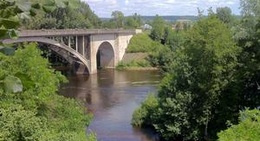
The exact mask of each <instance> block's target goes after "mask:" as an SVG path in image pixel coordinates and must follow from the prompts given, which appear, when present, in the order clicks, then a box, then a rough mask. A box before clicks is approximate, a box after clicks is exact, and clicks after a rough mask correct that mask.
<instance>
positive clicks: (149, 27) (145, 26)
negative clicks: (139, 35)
mask: <svg viewBox="0 0 260 141" xmlns="http://www.w3.org/2000/svg"><path fill="white" fill-rule="evenodd" d="M141 28H142V29H143V30H151V29H152V28H153V27H152V26H150V25H149V24H144V25H143V26H141Z"/></svg>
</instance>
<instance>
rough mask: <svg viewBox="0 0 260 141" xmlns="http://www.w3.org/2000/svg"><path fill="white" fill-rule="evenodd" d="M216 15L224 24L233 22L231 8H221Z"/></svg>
mask: <svg viewBox="0 0 260 141" xmlns="http://www.w3.org/2000/svg"><path fill="white" fill-rule="evenodd" d="M216 15H217V17H218V18H219V20H221V21H222V22H224V23H226V24H229V23H231V22H232V11H231V9H230V8H229V7H219V8H217V10H216Z"/></svg>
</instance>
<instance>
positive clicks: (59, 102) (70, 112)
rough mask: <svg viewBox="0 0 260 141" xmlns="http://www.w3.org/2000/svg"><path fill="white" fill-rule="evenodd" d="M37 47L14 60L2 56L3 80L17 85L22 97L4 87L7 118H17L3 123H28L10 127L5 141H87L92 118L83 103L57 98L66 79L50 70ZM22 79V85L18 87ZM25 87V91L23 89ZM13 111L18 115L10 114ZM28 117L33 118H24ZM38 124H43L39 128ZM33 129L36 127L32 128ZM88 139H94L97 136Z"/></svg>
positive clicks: (0, 97)
mask: <svg viewBox="0 0 260 141" xmlns="http://www.w3.org/2000/svg"><path fill="white" fill-rule="evenodd" d="M35 46H36V45H35V44H28V45H24V46H23V49H22V47H20V48H19V49H18V50H17V51H16V53H15V54H14V55H13V56H6V55H4V54H0V64H1V65H0V70H1V71H0V79H1V80H2V79H3V80H5V79H6V80H8V81H9V82H10V83H9V82H8V85H9V84H10V85H11V84H12V83H11V82H15V83H13V85H16V87H14V88H15V89H14V90H16V88H17V87H18V89H19V91H18V93H14V92H15V91H13V89H11V90H10V91H9V90H8V91H7V90H5V87H0V92H1V93H0V101H1V103H0V109H1V112H2V111H7V116H12V117H14V118H13V119H12V118H10V119H9V120H10V121H9V120H8V118H4V119H3V120H1V121H0V123H1V122H4V123H3V124H5V123H6V124H7V123H8V124H12V123H13V124H14V123H16V122H13V120H14V121H15V120H17V121H18V120H19V118H20V117H24V118H25V119H26V120H27V121H26V122H24V121H23V120H21V123H17V124H19V126H16V125H12V126H10V128H11V129H8V132H6V133H3V134H4V135H3V137H4V138H5V139H6V140H23V139H22V138H25V139H24V140H42V141H44V140H51V141H59V140H60V141H63V140H68V141H81V140H82V141H85V140H87V136H86V133H85V127H86V126H88V125H89V123H90V120H91V118H92V116H91V115H86V114H85V109H84V108H83V105H81V104H80V103H78V102H76V101H75V100H73V99H67V98H64V97H62V96H59V95H57V94H56V92H57V90H58V86H59V84H60V83H61V82H65V77H64V76H62V75H61V74H60V73H59V72H55V71H54V70H53V69H50V66H49V63H48V61H47V59H44V58H42V57H41V52H40V50H38V49H36V47H35ZM10 76H12V77H10ZM18 78H19V81H21V83H18V84H17V83H16V81H18V80H17V79H18ZM3 82H5V81H3ZM5 83H6V82H5ZM21 84H22V86H23V90H21V89H20V88H19V87H20V85H21ZM0 85H1V83H0ZM11 86H12V85H11ZM12 88H13V87H12ZM16 105H18V106H16ZM15 107H18V109H15ZM19 107H21V108H19ZM12 109H14V110H12ZM10 110H11V111H18V112H9V111H10ZM25 114H28V116H30V117H28V116H24V115H25ZM27 117H28V118H27ZM0 118H1V117H0ZM30 119H31V120H30ZM36 121H37V122H38V121H39V123H38V124H36ZM20 126H21V127H20ZM30 126H32V127H31V128H29V127H30ZM1 127H2V126H1ZM23 128H24V129H23ZM27 128H28V129H27ZM38 128H39V129H38ZM40 129H41V130H40ZM27 130H28V131H27ZM13 131H14V132H13ZM42 131H44V132H42ZM9 132H11V133H12V134H9ZM23 132H25V133H23ZM27 132H28V133H27ZM19 134H22V136H20V135H19ZM27 136H28V139H26V138H27ZM88 136H89V138H92V139H94V136H93V135H88ZM17 137H19V138H18V139H17ZM0 138H1V137H0Z"/></svg>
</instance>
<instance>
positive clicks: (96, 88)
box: [61, 70, 161, 141]
mask: <svg viewBox="0 0 260 141" xmlns="http://www.w3.org/2000/svg"><path fill="white" fill-rule="evenodd" d="M160 79H161V76H160V75H159V73H158V72H157V71H119V72H118V71H114V70H102V71H100V72H98V74H94V75H90V76H73V77H70V78H69V84H66V85H65V86H63V87H62V89H61V93H62V94H63V95H65V96H67V97H73V98H77V99H80V100H83V101H85V102H86V105H87V106H88V108H89V109H90V110H91V111H92V112H93V114H94V120H93V122H92V123H91V125H90V127H89V129H90V130H92V131H94V132H96V133H97V135H98V139H99V140H100V141H117V140H118V141H122V140H124V141H154V140H155V139H153V138H154V136H152V134H151V133H149V131H142V130H140V129H135V128H133V127H132V126H131V125H130V123H131V117H132V113H133V111H134V109H136V108H137V107H138V106H139V105H140V103H141V102H142V101H143V100H144V98H145V97H146V96H147V94H148V93H149V92H155V91H156V86H157V84H158V82H159V81H160Z"/></svg>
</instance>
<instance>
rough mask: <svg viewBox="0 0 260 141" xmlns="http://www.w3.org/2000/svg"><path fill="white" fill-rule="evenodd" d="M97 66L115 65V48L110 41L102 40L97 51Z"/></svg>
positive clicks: (109, 66)
mask: <svg viewBox="0 0 260 141" xmlns="http://www.w3.org/2000/svg"><path fill="white" fill-rule="evenodd" d="M96 62H97V68H114V67H115V50H114V47H113V45H112V44H111V43H110V42H108V41H105V42H102V43H101V44H100V45H99V47H98V49H97V53H96Z"/></svg>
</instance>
